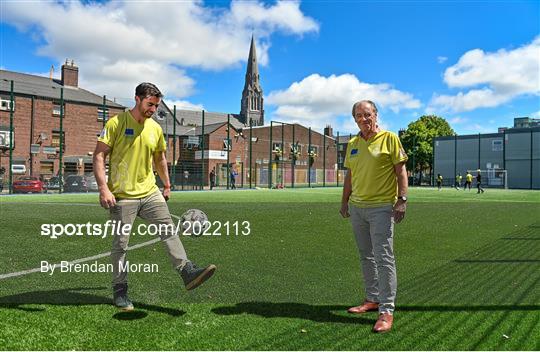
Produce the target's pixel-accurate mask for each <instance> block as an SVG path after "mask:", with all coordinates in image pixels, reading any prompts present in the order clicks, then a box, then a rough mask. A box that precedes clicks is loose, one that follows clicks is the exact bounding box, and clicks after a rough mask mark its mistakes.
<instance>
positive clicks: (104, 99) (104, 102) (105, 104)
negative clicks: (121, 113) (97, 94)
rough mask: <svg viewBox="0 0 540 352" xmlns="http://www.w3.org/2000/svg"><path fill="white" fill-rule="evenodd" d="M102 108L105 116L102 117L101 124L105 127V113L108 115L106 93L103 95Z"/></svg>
mask: <svg viewBox="0 0 540 352" xmlns="http://www.w3.org/2000/svg"><path fill="white" fill-rule="evenodd" d="M101 109H102V110H103V118H102V119H101V120H102V121H101V125H102V127H105V123H106V122H107V121H105V115H106V109H107V96H106V95H104V96H103V105H102V107H101Z"/></svg>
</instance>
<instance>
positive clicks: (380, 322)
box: [373, 313, 394, 333]
mask: <svg viewBox="0 0 540 352" xmlns="http://www.w3.org/2000/svg"><path fill="white" fill-rule="evenodd" d="M393 322H394V316H393V315H392V314H388V313H383V314H380V315H379V319H377V322H376V323H375V325H373V332H377V333H383V332H388V331H390V329H392V323H393Z"/></svg>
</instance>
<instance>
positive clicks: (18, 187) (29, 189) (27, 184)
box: [13, 176, 44, 193]
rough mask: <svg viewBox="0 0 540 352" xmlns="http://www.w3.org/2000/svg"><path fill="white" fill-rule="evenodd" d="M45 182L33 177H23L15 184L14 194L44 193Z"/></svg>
mask: <svg viewBox="0 0 540 352" xmlns="http://www.w3.org/2000/svg"><path fill="white" fill-rule="evenodd" d="M43 190H44V186H43V182H42V181H41V180H40V179H39V178H37V177H33V176H23V177H20V178H19V179H18V180H17V181H14V182H13V193H34V192H35V193H42V192H43Z"/></svg>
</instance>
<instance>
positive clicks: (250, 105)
mask: <svg viewBox="0 0 540 352" xmlns="http://www.w3.org/2000/svg"><path fill="white" fill-rule="evenodd" d="M250 119H251V120H252V121H253V126H262V125H263V124H264V102H263V90H262V88H261V85H260V80H259V68H258V66H257V53H256V51H255V40H254V39H253V36H252V37H251V47H250V48H249V59H248V64H247V70H246V82H245V83H244V90H243V91H242V101H241V110H240V121H241V122H243V123H245V124H246V125H248V126H249V120H250Z"/></svg>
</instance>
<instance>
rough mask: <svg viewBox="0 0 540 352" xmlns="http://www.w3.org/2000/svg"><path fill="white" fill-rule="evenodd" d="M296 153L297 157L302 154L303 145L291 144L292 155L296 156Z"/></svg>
mask: <svg viewBox="0 0 540 352" xmlns="http://www.w3.org/2000/svg"><path fill="white" fill-rule="evenodd" d="M295 152H296V154H297V155H300V154H302V144H298V143H296V145H295V144H291V153H293V154H294V153H295Z"/></svg>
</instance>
